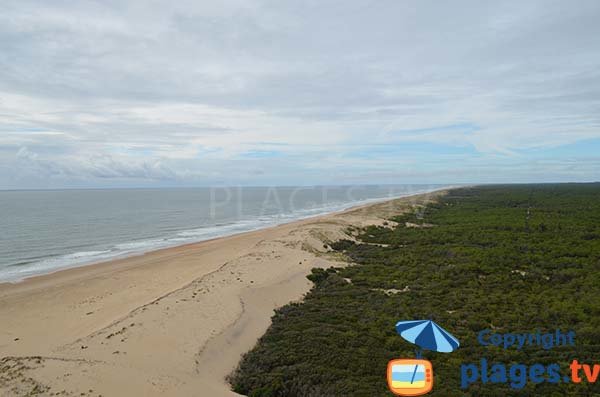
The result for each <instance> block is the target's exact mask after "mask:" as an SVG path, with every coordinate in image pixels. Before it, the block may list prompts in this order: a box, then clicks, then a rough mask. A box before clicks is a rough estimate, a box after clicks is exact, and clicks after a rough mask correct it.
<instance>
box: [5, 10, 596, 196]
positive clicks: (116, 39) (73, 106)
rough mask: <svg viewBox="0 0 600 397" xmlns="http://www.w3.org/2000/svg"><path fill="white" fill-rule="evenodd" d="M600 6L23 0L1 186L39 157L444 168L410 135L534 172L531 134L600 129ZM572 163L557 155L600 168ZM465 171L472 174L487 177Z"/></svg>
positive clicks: (176, 167)
mask: <svg viewBox="0 0 600 397" xmlns="http://www.w3.org/2000/svg"><path fill="white" fill-rule="evenodd" d="M599 17H600V5H599V4H598V3H597V2H596V1H591V0H590V1H579V2H577V3H576V4H569V3H566V2H560V1H541V0H539V1H531V2H527V3H523V2H517V1H507V2H496V3H493V2H481V1H461V2H459V3H440V2H435V1H429V0H424V1H419V2H398V1H391V0H390V1H382V2H372V1H331V2H325V3H323V2H316V1H314V2H313V1H308V2H301V3H296V2H280V1H261V0H253V1H236V0H227V1H223V2H218V3H214V4H209V3H206V2H193V1H178V2H172V3H171V4H165V3H164V2H154V1H153V2H141V1H139V2H138V1H128V2H103V3H88V2H85V3H84V2H79V3H73V2H66V1H65V2H63V1H57V2H51V3H47V2H39V1H18V2H9V3H8V4H6V5H5V6H4V9H3V12H2V14H0V48H1V51H0V70H2V72H0V188H1V187H3V186H8V187H13V186H19V185H20V184H23V185H32V184H35V183H37V182H36V181H38V180H39V179H40V177H37V178H36V177H35V175H36V173H40V174H43V175H46V174H44V172H46V173H51V174H52V175H53V177H54V178H59V179H60V183H64V184H69V183H70V182H69V181H71V180H75V179H76V180H77V181H84V182H81V183H88V184H91V185H94V184H95V183H98V184H105V183H109V182H106V181H110V180H127V179H131V180H136V181H138V182H139V181H147V182H148V183H158V182H156V181H159V183H164V182H165V181H173V183H184V182H182V181H187V183H194V184H195V183H213V182H214V181H217V180H221V181H226V182H227V181H229V182H230V183H238V182H239V181H240V180H243V181H245V182H251V181H255V182H256V183H280V182H281V180H287V181H296V182H297V183H313V182H314V183H321V182H323V181H324V180H323V176H322V175H323V174H327V175H331V178H332V181H338V180H339V176H338V177H334V175H348V172H343V171H341V170H343V169H344V168H345V169H354V168H355V167H356V166H357V165H360V167H362V170H363V171H364V173H367V174H371V175H373V176H374V177H375V176H377V175H379V177H380V178H382V179H385V180H386V181H387V179H386V178H384V176H383V175H394V172H397V171H398V170H397V169H396V170H394V168H395V167H396V168H400V167H406V163H405V162H410V164H411V166H410V167H413V168H412V169H413V170H417V169H422V168H425V170H423V172H425V173H426V174H427V175H429V174H430V175H436V170H437V171H440V172H437V175H442V174H443V172H441V171H442V170H445V169H448V167H447V165H446V164H443V162H444V161H450V160H448V156H445V155H444V154H443V153H440V151H437V152H436V151H430V152H429V153H428V155H429V156H432V157H431V158H425V159H424V158H422V157H420V158H419V157H416V156H412V155H411V153H410V151H407V150H403V148H405V147H413V146H412V145H413V144H414V143H421V144H422V145H424V147H426V146H427V145H446V146H448V147H449V148H448V149H447V150H448V151H450V152H452V150H453V149H452V147H460V148H463V147H468V148H472V149H473V152H470V153H464V154H462V155H461V156H460V157H459V158H458V159H457V158H456V157H452V160H451V161H461V162H462V163H464V164H467V163H469V162H470V161H473V160H476V161H478V162H483V165H485V164H487V165H489V167H484V166H483V165H482V167H480V168H479V169H480V170H485V172H488V173H490V174H489V175H490V178H491V174H495V173H494V172H493V170H492V169H493V168H494V167H496V168H495V169H505V168H503V167H509V168H510V167H517V164H523V162H525V163H526V164H529V165H530V166H528V167H525V169H530V171H531V172H530V173H529V174H525V175H524V176H523V178H524V179H527V175H530V178H531V179H532V180H535V179H538V178H540V174H539V172H537V171H535V170H536V169H537V168H535V167H534V162H535V161H537V160H536V159H535V158H534V157H532V156H530V155H529V154H528V153H527V150H529V149H537V148H553V147H560V146H563V145H572V144H576V143H578V142H582V141H589V142H593V144H594V145H598V142H597V141H596V140H597V139H599V138H600V129H599V126H600V97H599V94H598V93H599V92H600V72H598V71H599V70H600V53H599V52H598V44H597V37H598V36H600V24H598V23H597V21H598V19H599ZM457 126H458V127H457ZM357 145H359V146H360V145H363V149H364V150H363V151H369V150H373V148H372V147H371V146H370V145H388V146H394V147H396V148H397V153H396V154H388V155H383V156H382V158H381V159H380V160H381V162H382V163H385V164H386V165H387V166H388V167H389V168H391V170H390V171H389V172H388V171H386V172H387V173H386V172H383V173H382V171H381V167H382V165H380V164H379V162H378V161H376V160H374V159H372V158H371V159H370V160H369V161H363V159H362V158H360V157H356V156H354V155H353V153H355V152H356V150H357V149H356V147H357ZM22 148H27V151H28V152H26V153H29V155H30V156H34V157H35V158H33V157H28V158H24V157H23V155H24V154H25V152H22ZM273 150H277V151H278V152H280V154H281V156H280V157H279V158H277V159H272V158H259V157H254V158H252V159H248V158H244V157H243V155H244V153H247V152H267V151H273ZM19 153H20V154H19ZM398 153H401V154H402V156H403V157H402V158H399V157H398ZM498 156H500V158H501V161H499V162H498V161H497V157H498ZM547 157H548V158H551V156H550V155H548V156H547ZM23 161H28V163H26V164H25V163H23ZM565 161H566V159H564V158H561V159H554V163H553V164H555V165H556V167H558V168H556V170H557V171H554V170H555V168H553V167H551V166H548V168H547V169H548V172H549V173H552V172H556V173H557V174H560V175H561V178H562V177H563V173H565V174H564V175H566V176H568V175H572V177H573V178H574V179H578V180H579V179H581V180H585V179H594V178H595V177H596V176H597V175H598V169H597V168H596V166H595V165H596V164H597V163H594V162H588V163H585V162H586V161H587V160H583V158H582V160H581V164H577V163H576V164H575V165H573V164H571V163H569V164H570V165H568V166H567V165H566V164H567V163H566V162H565ZM584 163H585V164H584ZM27 164H28V165H27ZM36 164H37V165H36ZM590 164H591V165H590ZM274 165H277V166H278V167H279V168H278V169H271V167H273V166H274ZM36 167H38V168H36ZM410 167H408V168H410ZM463 168H464V167H458V168H457V169H463ZM15 169H19V170H20V172H18V173H16V174H15V173H14V170H15ZM464 169H465V171H464V172H465V173H464V174H461V175H460V178H461V180H462V179H465V180H466V179H473V180H475V179H477V180H482V179H483V180H484V179H485V177H486V174H485V172H484V171H481V172H479V171H477V172H475V171H473V170H471V171H470V170H469V169H468V167H467V168H464ZM11 170H12V171H11ZM26 170H27V171H26ZM246 170H253V171H252V172H249V171H248V173H246ZM338 171H339V174H336V172H338ZM226 172H229V176H228V175H227V174H226ZM283 172H285V173H287V175H288V177H287V178H284V177H283V176H282V174H283ZM362 173H363V172H361V174H362ZM417 174H418V173H417V171H415V174H414V175H417ZM17 175H19V176H17ZM232 175H233V176H232ZM396 175H397V177H398V178H408V174H406V173H405V172H400V173H396ZM237 176H244V177H243V178H242V177H239V178H238V177H237ZM451 177H452V175H447V177H446V179H450V178H451ZM457 177H458V176H457ZM344 178H346V179H347V180H350V177H344ZM390 179H392V178H391V177H390ZM20 181H21V182H20ZM325 182H326V180H325ZM434 182H435V181H434ZM57 183H59V182H57ZM73 183H75V182H73ZM77 183H80V182H77ZM136 183H137V182H136Z"/></svg>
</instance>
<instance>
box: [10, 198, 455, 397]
mask: <svg viewBox="0 0 600 397" xmlns="http://www.w3.org/2000/svg"><path fill="white" fill-rule="evenodd" d="M447 190H448V189H443V190H436V191H435V192H428V193H421V194H417V195H411V196H408V197H402V198H398V199H390V200H385V201H383V202H379V203H370V204H365V205H360V206H355V207H353V208H348V209H346V210H343V211H339V212H336V213H330V214H325V215H319V216H315V217H311V218H309V219H304V220H298V221H294V222H291V223H286V224H282V225H276V226H271V227H268V228H263V229H260V230H255V231H250V232H243V233H239V234H236V235H230V236H226V237H219V238H216V239H211V240H206V241H202V242H196V243H190V244H186V245H181V246H177V247H170V248H164V249H161V250H157V251H152V252H149V253H145V254H142V255H138V256H134V257H128V258H122V259H118V260H113V261H109V262H102V263H100V264H94V265H87V266H83V267H77V268H71V269H66V270H61V271H58V272H54V273H51V274H46V275H41V276H36V277H32V278H28V279H26V280H25V281H23V282H20V283H3V284H0V322H2V324H3V328H2V329H1V330H0V358H1V361H0V395H3V392H4V393H5V394H7V395H21V394H27V392H26V391H27V390H31V389H32V388H37V390H42V391H43V393H40V395H46V394H44V393H47V394H50V393H51V392H61V391H62V390H65V393H66V394H65V395H81V393H83V395H89V396H92V395H93V396H97V395H99V394H101V395H104V396H114V395H116V396H119V395H148V396H159V395H165V394H167V395H194V394H197V393H198V390H203V391H205V392H206V393H208V394H210V395H211V396H217V397H218V396H236V395H237V394H235V393H233V392H231V391H230V389H229V386H228V385H227V383H226V381H225V377H226V376H227V375H228V374H229V373H231V372H232V371H233V370H234V369H235V366H236V365H237V363H238V362H239V360H240V358H241V356H242V355H243V354H244V353H245V352H246V351H248V350H249V349H251V348H252V346H253V345H254V343H256V340H258V338H260V336H262V335H263V334H264V332H265V331H266V329H267V328H268V326H269V325H270V318H271V315H272V313H273V310H274V309H276V308H278V307H281V306H283V305H285V304H287V303H289V302H292V301H297V300H300V299H301V298H302V297H303V296H304V294H305V293H306V292H308V291H309V290H310V288H311V287H312V283H311V282H310V281H308V280H307V279H306V275H307V274H309V273H310V270H311V268H313V267H329V266H345V265H346V264H345V263H343V262H340V261H339V257H336V256H335V255H333V254H329V253H328V251H329V250H328V249H327V248H325V247H324V244H326V242H328V241H335V240H338V239H340V238H352V236H350V235H348V234H346V229H347V228H348V227H349V226H358V227H360V226H366V225H368V224H380V225H381V224H383V222H384V221H385V219H386V216H389V215H391V214H396V213H399V212H401V211H403V210H407V209H410V208H413V207H414V205H420V204H422V203H424V202H426V201H428V200H430V199H431V197H435V196H438V195H440V194H443V192H444V191H447ZM6 368H11V369H10V371H12V372H10V374H11V375H10V376H5V375H6V373H3V372H2V371H9V370H7V369H6ZM15 368H17V369H18V370H15ZM209 391H210V393H209ZM208 394H207V395H208Z"/></svg>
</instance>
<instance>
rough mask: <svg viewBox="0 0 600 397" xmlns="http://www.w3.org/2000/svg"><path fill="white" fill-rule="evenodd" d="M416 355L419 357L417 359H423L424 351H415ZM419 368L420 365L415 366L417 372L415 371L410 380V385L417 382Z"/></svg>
mask: <svg viewBox="0 0 600 397" xmlns="http://www.w3.org/2000/svg"><path fill="white" fill-rule="evenodd" d="M415 355H416V356H417V359H419V360H420V359H421V357H422V356H423V350H415ZM418 368H419V365H418V364H417V365H415V370H414V371H413V374H412V378H411V379H410V384H411V385H412V384H413V382H414V381H415V375H416V374H417V369H418Z"/></svg>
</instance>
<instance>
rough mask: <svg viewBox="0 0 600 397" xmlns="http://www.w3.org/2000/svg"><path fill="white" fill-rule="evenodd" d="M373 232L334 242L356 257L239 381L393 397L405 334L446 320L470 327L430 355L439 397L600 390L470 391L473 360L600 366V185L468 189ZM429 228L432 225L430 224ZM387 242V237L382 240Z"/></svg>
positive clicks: (277, 392)
mask: <svg viewBox="0 0 600 397" xmlns="http://www.w3.org/2000/svg"><path fill="white" fill-rule="evenodd" d="M391 220H392V221H395V222H398V224H399V225H398V226H397V227H395V228H387V227H374V226H372V227H368V228H366V229H364V230H362V231H361V233H360V235H359V237H358V241H359V242H360V243H354V242H352V241H348V240H345V241H338V242H336V243H333V244H332V248H333V249H335V250H337V251H340V252H343V253H344V254H345V255H346V256H347V257H348V258H350V260H351V261H352V262H353V263H355V265H353V266H349V267H346V268H337V269H336V268H330V269H327V270H320V269H314V270H313V272H312V274H311V275H310V276H309V278H310V280H312V281H313V282H314V284H315V285H314V287H313V289H312V290H311V292H310V293H309V294H308V295H307V296H306V299H305V300H304V302H303V303H294V304H290V305H287V306H285V307H283V308H281V309H279V310H278V311H277V312H276V314H275V316H274V317H273V324H272V325H271V327H270V328H269V330H268V331H267V333H266V334H265V335H264V336H263V337H262V338H261V339H260V341H259V343H258V344H257V346H256V347H255V348H254V349H253V350H252V351H250V352H249V353H247V354H246V355H245V357H244V358H243V360H242V362H241V363H240V366H239V368H238V370H237V371H236V372H235V373H234V374H233V375H232V376H231V379H230V380H231V383H232V387H233V390H235V391H236V392H239V393H242V394H245V395H249V396H252V397H258V396H260V397H275V396H299V397H302V396H306V397H308V396H311V397H318V396H323V397H324V396H328V397H330V396H365V397H367V396H368V397H373V396H391V393H390V392H389V391H388V390H387V386H386V380H385V378H386V377H385V373H386V365H387V362H388V361H389V360H390V359H393V358H411V357H414V356H415V352H414V346H413V345H411V344H409V343H407V342H406V341H404V340H403V339H402V338H401V337H400V336H399V335H398V334H397V333H396V332H395V329H394V325H395V324H396V322H397V321H399V320H411V319H433V320H434V321H436V322H437V323H439V324H440V325H442V326H443V327H444V328H446V329H447V330H449V331H450V332H452V333H453V334H454V335H456V336H457V337H458V338H459V340H460V341H461V347H460V348H459V349H458V350H457V351H456V352H454V353H451V354H443V353H431V352H425V355H424V358H426V359H429V360H431V361H432V363H433V367H434V374H435V385H434V390H433V392H432V393H431V394H430V395H431V396H440V397H448V396H498V397H504V396H600V379H599V380H598V383H597V384H596V385H593V384H592V385H591V384H589V383H587V382H586V381H585V380H584V382H583V383H581V384H573V383H560V384H548V383H540V384H533V383H528V384H527V385H526V386H525V387H524V388H523V389H521V390H514V389H512V388H510V386H508V385H489V384H487V385H481V384H480V383H477V384H474V385H471V386H470V387H469V388H468V389H467V390H461V389H460V366H461V364H462V363H468V362H478V361H479V360H480V359H481V358H486V359H487V360H488V361H490V362H502V363H506V364H511V363H523V364H534V363H541V364H551V363H555V362H557V363H559V364H561V367H562V369H563V373H565V374H566V373H570V372H569V370H568V364H569V363H570V361H571V360H572V359H574V358H576V359H578V360H579V361H580V362H587V363H590V364H594V363H599V364H600V184H557V185H507V186H484V187H474V188H462V189H456V190H452V191H450V193H449V194H448V195H446V196H444V197H442V198H441V199H440V200H438V201H437V202H436V203H434V204H431V205H429V206H427V207H426V208H425V210H424V211H423V210H422V209H421V210H420V211H415V212H414V213H407V214H403V215H399V216H397V217H395V218H392V219H391ZM407 224H408V226H407ZM415 225H424V226H427V227H416V226H415ZM373 243H376V244H373ZM487 328H489V329H494V330H495V331H496V332H499V333H507V332H535V331H536V330H540V331H554V330H556V329H562V330H565V331H568V330H574V331H575V332H576V339H575V342H576V345H575V346H574V347H572V346H567V347H558V348H555V349H552V350H544V349H542V348H540V347H537V346H536V347H525V349H523V350H522V351H517V350H516V349H512V350H511V349H509V350H505V349H502V348H499V347H491V346H488V347H484V346H481V345H479V344H478V342H477V333H478V332H479V331H480V330H483V329H487Z"/></svg>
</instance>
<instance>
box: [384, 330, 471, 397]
mask: <svg viewBox="0 0 600 397" xmlns="http://www.w3.org/2000/svg"><path fill="white" fill-rule="evenodd" d="M396 331H397V332H398V334H400V336H401V337H402V338H404V339H405V340H406V341H408V342H410V343H412V344H414V345H416V346H417V348H418V349H417V351H416V356H417V357H416V359H396V360H391V361H390V362H389V363H388V367H387V381H388V387H389V388H390V390H391V392H392V393H394V394H395V395H397V396H420V395H423V394H427V393H429V392H430V391H431V390H432V389H433V365H432V364H431V362H430V361H428V360H423V359H422V358H421V355H422V352H423V350H431V351H435V352H439V353H451V352H453V351H454V350H456V349H458V347H459V346H460V342H459V341H458V339H456V338H455V337H454V336H453V335H452V334H450V333H449V332H448V331H446V330H445V329H443V328H442V327H440V326H439V325H437V324H436V323H435V322H433V321H432V320H412V321H400V322H398V323H397V324H396Z"/></svg>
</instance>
